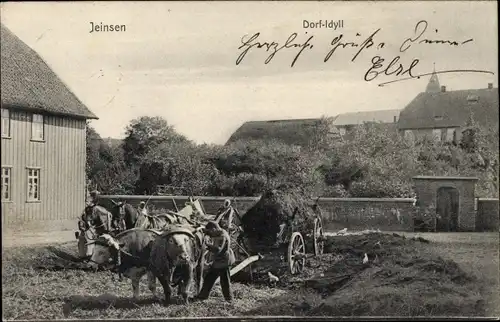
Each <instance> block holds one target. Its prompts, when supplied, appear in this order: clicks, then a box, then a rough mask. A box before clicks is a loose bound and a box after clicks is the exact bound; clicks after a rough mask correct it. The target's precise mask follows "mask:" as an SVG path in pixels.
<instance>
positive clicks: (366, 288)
mask: <svg viewBox="0 0 500 322" xmlns="http://www.w3.org/2000/svg"><path fill="white" fill-rule="evenodd" d="M427 243H428V241H426V240H424V239H409V238H405V237H404V236H399V235H397V234H382V233H370V234H365V235H350V236H349V235H348V236H336V237H329V238H328V240H327V242H326V245H325V252H328V253H326V254H324V255H322V256H319V257H315V258H310V259H309V260H308V263H307V267H306V269H305V271H304V272H303V274H301V275H300V276H293V277H292V276H289V275H288V273H287V272H286V271H281V270H280V271H276V270H275V271H273V273H275V274H279V275H280V287H283V288H289V289H293V293H300V292H304V291H308V292H310V291H313V292H315V293H316V294H317V296H316V297H314V296H312V297H310V298H311V300H310V302H307V301H308V300H306V302H307V303H306V304H307V305H305V304H304V303H303V302H304V299H300V300H299V299H297V303H295V304H296V306H300V307H304V306H306V307H308V309H307V310H304V311H303V312H302V313H301V314H303V315H308V316H310V315H327V316H328V315H333V316H367V315H370V316H462V315H464V316H480V315H484V312H485V307H484V301H483V300H482V296H481V295H480V286H479V283H478V281H477V279H476V278H475V277H473V276H470V275H468V274H467V273H465V272H464V271H463V270H462V269H461V268H460V267H459V266H458V264H457V263H455V262H453V261H450V260H444V259H443V258H441V257H439V256H437V255H436V254H435V253H433V252H432V250H431V249H429V248H428V247H426V245H427ZM365 253H366V254H367V255H368V259H369V261H368V263H366V264H363V261H362V260H363V257H364V254H365ZM271 269H272V268H271ZM312 299H314V301H313V300H312ZM287 301H288V302H290V299H287ZM283 305H284V303H281V302H280V301H276V303H273V304H271V305H270V306H269V307H268V308H267V310H268V311H266V312H267V313H270V312H273V313H274V312H275V311H277V312H281V311H279V310H282V307H283ZM281 313H283V312H281ZM283 314H284V313H283Z"/></svg>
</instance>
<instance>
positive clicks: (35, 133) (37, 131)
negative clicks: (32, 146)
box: [31, 114, 43, 141]
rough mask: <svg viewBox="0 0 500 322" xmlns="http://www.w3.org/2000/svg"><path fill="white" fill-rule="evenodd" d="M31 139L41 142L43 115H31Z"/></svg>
mask: <svg viewBox="0 0 500 322" xmlns="http://www.w3.org/2000/svg"><path fill="white" fill-rule="evenodd" d="M31 139H32V140H35V141H43V115H41V114H33V115H32V119H31Z"/></svg>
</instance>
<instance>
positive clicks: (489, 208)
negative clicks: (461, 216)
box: [476, 198, 499, 231]
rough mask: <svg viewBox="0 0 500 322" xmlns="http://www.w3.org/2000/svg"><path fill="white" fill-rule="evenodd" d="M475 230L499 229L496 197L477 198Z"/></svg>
mask: <svg viewBox="0 0 500 322" xmlns="http://www.w3.org/2000/svg"><path fill="white" fill-rule="evenodd" d="M476 231H499V214H498V199H493V198H491V199H489V198H478V200H477V217H476Z"/></svg>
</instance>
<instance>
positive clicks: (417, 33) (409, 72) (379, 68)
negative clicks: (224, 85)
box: [236, 20, 494, 86]
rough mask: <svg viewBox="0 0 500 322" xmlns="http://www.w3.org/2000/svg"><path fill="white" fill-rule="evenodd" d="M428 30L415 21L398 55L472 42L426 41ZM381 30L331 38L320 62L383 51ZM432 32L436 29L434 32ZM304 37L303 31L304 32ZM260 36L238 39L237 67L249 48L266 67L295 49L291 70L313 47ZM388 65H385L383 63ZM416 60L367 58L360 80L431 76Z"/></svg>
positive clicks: (308, 41)
mask: <svg viewBox="0 0 500 322" xmlns="http://www.w3.org/2000/svg"><path fill="white" fill-rule="evenodd" d="M427 28H428V22H427V21H425V20H420V21H419V22H417V24H416V25H415V28H414V30H413V35H412V36H410V37H407V38H406V39H404V40H403V42H402V43H401V45H400V47H399V52H400V53H402V54H405V53H407V51H408V50H409V49H410V48H411V47H412V46H413V45H415V44H425V45H449V46H455V47H457V46H462V45H465V44H468V43H471V42H473V41H474V40H473V39H472V38H470V39H466V40H463V41H458V40H447V39H430V37H427V36H425V37H424V34H425V33H426V31H427ZM380 31H381V28H379V29H377V30H375V31H374V32H373V33H371V34H370V35H369V36H368V37H367V38H366V39H364V40H363V41H362V42H357V41H347V40H345V36H344V34H340V35H338V36H335V37H334V38H333V39H332V41H331V42H330V46H331V48H330V50H329V51H328V53H327V54H326V56H325V57H324V59H323V62H325V63H326V62H328V61H329V60H330V59H331V58H332V57H333V55H334V54H335V53H336V52H337V51H338V50H343V49H346V48H347V49H352V48H356V49H357V51H356V52H355V53H354V55H353V56H352V58H351V62H354V61H356V59H357V58H358V57H359V56H360V54H361V53H362V52H364V51H365V50H370V48H372V49H371V50H373V49H376V50H380V49H383V48H384V47H385V45H386V43H385V42H383V41H378V40H376V36H377V37H378V34H379V32H380ZM435 31H436V33H437V32H438V30H435ZM306 34H307V32H306ZM360 36H361V35H360V34H359V33H356V37H360ZM259 37H260V33H259V32H257V33H255V34H254V35H252V36H251V37H250V38H247V36H246V35H245V36H243V37H242V39H241V43H242V44H241V45H240V46H239V47H238V50H242V52H241V53H240V55H239V56H238V58H237V59H236V65H239V64H240V63H241V62H242V61H243V59H244V58H245V56H246V55H247V54H248V52H249V51H250V50H251V49H252V48H257V49H260V48H264V49H265V50H266V52H270V54H269V56H267V58H266V60H265V61H264V63H265V64H268V63H269V62H271V61H272V60H273V58H274V57H275V56H276V54H277V53H278V52H280V51H283V50H288V49H298V52H297V53H296V55H295V57H294V59H293V61H292V63H291V66H290V67H294V65H295V63H296V62H297V60H298V58H299V57H300V56H301V54H302V53H303V52H304V51H305V50H306V49H307V50H309V51H310V50H311V49H312V48H313V47H314V46H313V39H314V36H309V37H308V38H307V39H306V40H305V41H298V40H297V38H298V34H297V33H292V34H291V35H290V36H289V37H288V39H287V40H286V41H285V43H284V44H282V45H280V44H279V43H278V42H276V41H272V42H260V41H257V40H258V38H259ZM387 62H388V63H387ZM419 62H420V60H419V59H418V58H413V59H412V60H411V62H410V63H409V64H406V63H404V62H403V58H402V56H401V54H400V55H397V56H395V57H393V58H392V59H386V58H384V57H382V56H381V55H380V54H378V55H375V56H373V57H372V58H371V61H370V63H371V65H370V67H369V68H368V70H367V71H366V73H365V75H364V80H365V81H367V82H370V81H373V80H375V79H376V78H377V77H378V76H380V75H385V76H396V77H403V76H407V77H405V78H398V79H396V80H391V81H386V82H382V83H380V84H379V86H384V85H387V84H391V83H395V82H400V81H405V80H410V79H415V78H417V79H418V78H420V77H422V76H426V75H431V74H432V73H421V74H418V73H417V72H416V70H415V69H416V67H417V66H418V64H419ZM436 73H440V74H442V73H488V74H494V73H493V72H490V71H484V70H475V69H454V70H443V71H439V72H436Z"/></svg>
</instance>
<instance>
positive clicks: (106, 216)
mask: <svg viewBox="0 0 500 322" xmlns="http://www.w3.org/2000/svg"><path fill="white" fill-rule="evenodd" d="M112 217H113V215H112V214H111V213H110V212H109V211H108V210H107V209H106V208H104V207H102V206H98V205H95V204H92V205H88V206H86V207H85V210H84V211H83V214H82V217H81V220H80V222H79V223H78V227H79V228H80V230H82V231H85V230H88V229H89V228H90V227H93V228H94V229H95V232H96V234H97V235H99V236H100V235H102V234H105V233H112V232H113V231H114V227H113V223H112ZM82 228H83V229H82Z"/></svg>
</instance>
